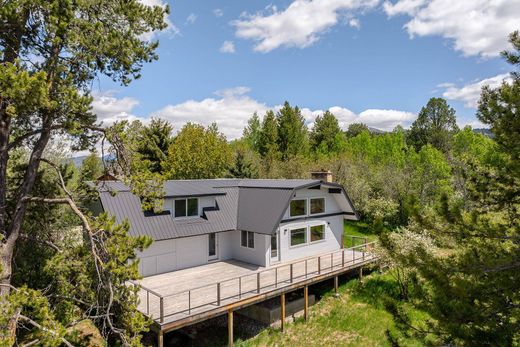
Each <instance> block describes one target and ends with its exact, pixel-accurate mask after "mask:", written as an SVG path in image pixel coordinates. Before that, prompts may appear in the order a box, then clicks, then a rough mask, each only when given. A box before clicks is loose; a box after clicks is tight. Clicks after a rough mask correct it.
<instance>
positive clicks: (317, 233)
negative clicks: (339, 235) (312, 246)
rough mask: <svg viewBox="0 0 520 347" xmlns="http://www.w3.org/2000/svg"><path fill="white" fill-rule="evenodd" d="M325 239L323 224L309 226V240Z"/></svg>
mask: <svg viewBox="0 0 520 347" xmlns="http://www.w3.org/2000/svg"><path fill="white" fill-rule="evenodd" d="M321 240H325V225H323V224H321V225H313V226H311V242H314V241H321Z"/></svg>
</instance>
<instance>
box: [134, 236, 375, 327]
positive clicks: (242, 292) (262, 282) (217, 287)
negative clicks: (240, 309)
mask: <svg viewBox="0 0 520 347" xmlns="http://www.w3.org/2000/svg"><path fill="white" fill-rule="evenodd" d="M347 237H349V238H351V242H352V243H351V244H354V242H356V241H361V240H362V241H363V243H362V244H359V245H356V246H353V247H349V248H344V249H341V250H339V251H335V252H332V253H329V254H325V255H319V256H315V257H310V258H306V259H302V260H298V261H294V262H291V263H287V264H283V265H280V266H277V267H271V268H268V269H265V270H261V271H257V272H253V273H250V274H246V275H242V276H238V277H234V278H230V279H226V280H223V281H220V282H217V283H213V284H208V285H203V286H200V287H195V288H191V289H188V290H184V291H180V292H177V293H172V294H168V295H161V294H159V293H157V292H155V291H153V290H151V289H149V288H146V287H144V286H142V285H140V284H139V283H136V282H131V283H132V284H134V285H136V286H138V287H139V289H141V290H143V291H144V292H145V293H146V299H145V301H146V305H145V307H146V308H145V309H144V311H145V312H143V313H146V315H148V316H151V317H152V319H159V321H160V322H161V323H163V322H164V318H165V317H168V316H172V315H175V314H181V313H185V314H188V315H191V313H192V311H194V310H197V309H200V308H202V307H204V306H209V307H208V311H209V310H211V309H213V308H214V306H217V307H218V306H221V304H222V302H223V301H225V300H229V299H233V298H235V299H237V300H240V299H242V298H243V297H245V296H253V295H255V294H260V293H262V291H263V290H265V289H270V290H274V289H278V288H283V287H286V286H290V285H292V284H293V283H295V282H298V281H302V280H304V279H307V278H310V277H314V276H318V275H322V274H326V273H330V272H333V271H335V270H338V269H343V268H348V267H353V266H354V265H357V264H360V263H364V262H365V261H370V260H373V259H375V255H374V254H373V252H372V250H373V247H374V245H375V241H372V242H367V239H366V238H362V237H358V236H347ZM310 265H313V266H310ZM298 267H300V271H299V273H297V271H296V270H297V268H298ZM211 288H214V291H213V290H212V291H211V293H214V295H209V297H208V300H206V301H202V302H201V301H200V300H197V302H195V301H194V298H200V297H199V296H197V293H199V295H201V296H203V297H207V296H208V293H207V292H208V289H211ZM223 288H227V289H228V292H229V289H230V288H231V289H234V290H231V294H228V295H226V296H224V295H223V292H224V291H223ZM202 292H205V293H204V294H202ZM266 292H267V291H266ZM172 298H177V299H178V300H179V301H180V300H182V299H184V300H185V301H186V302H187V304H186V305H185V307H183V308H180V309H177V310H174V311H171V312H167V313H166V314H165V312H164V310H165V300H171V299H172ZM154 303H155V304H158V306H159V317H155V318H154V317H153V314H152V312H151V310H150V305H153V304H154Z"/></svg>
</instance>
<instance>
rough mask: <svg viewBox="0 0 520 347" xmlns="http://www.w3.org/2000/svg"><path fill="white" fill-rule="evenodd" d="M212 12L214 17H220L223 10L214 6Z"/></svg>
mask: <svg viewBox="0 0 520 347" xmlns="http://www.w3.org/2000/svg"><path fill="white" fill-rule="evenodd" d="M213 14H214V15H215V17H222V16H223V15H224V11H223V10H222V9H220V8H216V9H214V10H213Z"/></svg>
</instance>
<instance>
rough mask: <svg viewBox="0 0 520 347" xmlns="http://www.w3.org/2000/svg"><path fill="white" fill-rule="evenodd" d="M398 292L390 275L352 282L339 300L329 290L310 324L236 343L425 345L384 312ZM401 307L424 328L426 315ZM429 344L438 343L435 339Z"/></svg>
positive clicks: (266, 332) (300, 322)
mask: <svg viewBox="0 0 520 347" xmlns="http://www.w3.org/2000/svg"><path fill="white" fill-rule="evenodd" d="M396 293H397V284H396V282H395V280H394V279H393V277H392V276H391V275H390V274H388V273H386V274H380V273H377V272H374V273H372V274H370V275H368V276H366V277H365V278H364V279H363V281H362V282H360V281H359V280H358V279H357V278H356V279H351V280H349V281H348V282H346V283H345V284H343V285H342V286H340V295H339V297H337V298H336V297H334V296H333V295H332V293H331V292H330V291H329V292H328V293H325V295H324V296H323V298H322V300H320V301H319V302H318V303H317V304H316V305H315V306H313V307H311V308H310V310H309V312H310V318H309V322H307V323H306V322H304V321H303V320H302V319H299V320H297V321H296V322H295V323H291V324H288V325H287V329H286V331H285V332H284V333H282V332H280V331H279V330H278V329H272V328H268V329H266V330H264V331H262V332H261V333H260V334H258V335H257V336H255V337H253V338H251V339H248V340H244V341H237V346H242V347H249V346H395V345H398V346H423V345H424V341H423V340H420V339H417V338H415V337H413V336H410V335H407V334H405V333H403V332H402V331H401V330H399V329H398V328H397V327H396V324H395V322H394V317H393V316H392V314H391V313H389V312H388V311H387V310H386V309H385V304H384V302H385V300H387V299H388V298H390V297H395V296H396V295H397V294H396ZM399 307H400V308H401V309H402V310H405V311H406V312H408V313H409V314H410V316H411V319H412V321H411V323H412V324H414V325H415V326H419V327H424V326H425V320H426V318H427V315H426V314H425V313H423V312H420V311H417V310H414V309H413V308H411V306H410V305H409V304H406V303H402V302H400V303H399ZM427 341H428V342H430V343H434V344H435V340H434V338H433V337H432V336H427Z"/></svg>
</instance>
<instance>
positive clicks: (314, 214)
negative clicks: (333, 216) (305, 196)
mask: <svg viewBox="0 0 520 347" xmlns="http://www.w3.org/2000/svg"><path fill="white" fill-rule="evenodd" d="M319 199H321V200H323V212H318V213H312V200H319ZM326 211H327V199H325V197H324V196H316V197H312V198H309V216H316V215H320V214H324V213H326Z"/></svg>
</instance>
